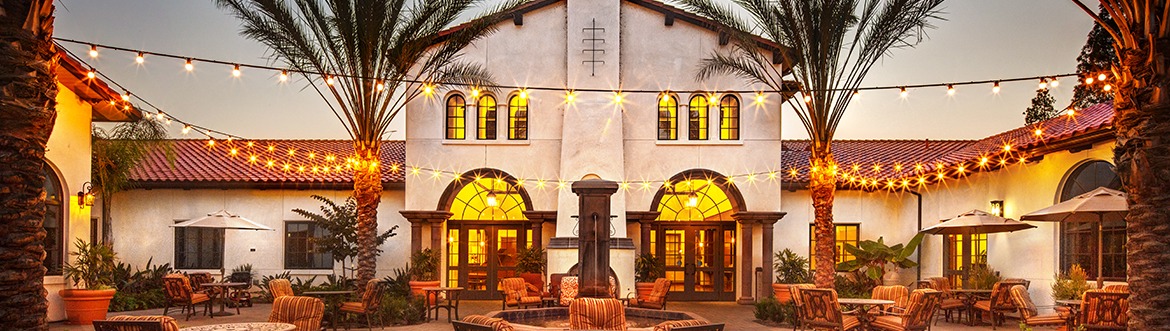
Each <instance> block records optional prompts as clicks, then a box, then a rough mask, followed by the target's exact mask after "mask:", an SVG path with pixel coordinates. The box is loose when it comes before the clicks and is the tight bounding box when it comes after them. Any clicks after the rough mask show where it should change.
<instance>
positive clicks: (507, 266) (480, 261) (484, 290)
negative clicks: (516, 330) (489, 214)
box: [446, 222, 532, 299]
mask: <svg viewBox="0 0 1170 331" xmlns="http://www.w3.org/2000/svg"><path fill="white" fill-rule="evenodd" d="M531 231H532V230H530V228H529V227H527V226H526V225H525V224H503V225H502V224H477V223H462V224H461V223H454V222H450V223H448V228H447V272H446V274H447V279H446V284H447V285H448V286H452V287H456V286H457V287H463V288H464V291H463V293H462V294H461V295H460V297H461V298H464V299H500V298H501V294H500V292H499V289H498V288H497V287H498V285H499V283H500V280H501V279H504V278H509V277H519V276H518V274H517V273H516V262H517V257H518V254H519V252H520V250H521V249H524V248H528V247H531V245H532V241H531V240H530V238H532V235H531Z"/></svg>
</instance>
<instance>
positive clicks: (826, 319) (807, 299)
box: [800, 288, 861, 331]
mask: <svg viewBox="0 0 1170 331" xmlns="http://www.w3.org/2000/svg"><path fill="white" fill-rule="evenodd" d="M800 300H801V301H802V306H803V307H802V310H803V312H802V313H801V316H800V324H801V325H803V326H804V327H809V328H812V329H813V330H819V329H829V330H840V331H847V330H854V329H858V330H859V329H860V327H861V322H860V321H858V320H857V316H848V315H845V313H843V312H842V311H841V305H840V304H839V303H838V302H837V291H836V290H833V289H822V288H807V289H800Z"/></svg>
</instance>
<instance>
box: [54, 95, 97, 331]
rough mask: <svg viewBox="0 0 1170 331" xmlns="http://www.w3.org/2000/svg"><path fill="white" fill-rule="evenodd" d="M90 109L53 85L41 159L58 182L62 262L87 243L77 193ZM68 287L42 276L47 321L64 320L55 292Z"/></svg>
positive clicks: (86, 212)
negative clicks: (52, 117) (53, 115)
mask: <svg viewBox="0 0 1170 331" xmlns="http://www.w3.org/2000/svg"><path fill="white" fill-rule="evenodd" d="M91 114H92V109H91V108H90V105H89V104H88V103H85V102H83V101H81V99H79V98H78V96H77V94H75V93H73V91H70V90H69V89H68V88H65V86H64V85H61V84H57V120H56V123H54V124H53V133H52V135H51V136H49V143H48V145H47V150H46V152H45V159H47V160H48V163H49V166H50V167H52V168H53V170H54V171H55V172H56V175H57V176H58V179H60V180H61V188H62V190H63V191H62V192H61V193H62V194H64V197H65V202H67V204H66V207H65V213H64V215H63V216H64V219H63V220H62V222H63V223H64V224H63V225H64V231H63V233H64V234H65V237H64V238H59V239H58V240H61V243H62V246H63V249H64V252H63V254H64V256H65V261H66V262H68V261H69V252H71V251H72V250H73V242H74V241H76V240H77V239H78V238H81V239H84V240H85V241H87V242H88V241H89V239H90V238H89V230H90V229H89V225H90V224H89V222H90V213H91V212H92V208H89V207H84V208H82V207H81V206H79V205H78V201H77V191H80V190H81V187H82V185H83V184H85V183H86V182H88V181H89V178H90V151H91V148H90V123H91V116H92V115H91ZM69 287H72V284H66V282H65V280H64V278H63V277H61V275H47V276H45V290H47V291H48V300H49V315H48V320H49V321H59V320H63V319H65V306H64V302H63V301H61V296H60V295H58V294H57V292H58V291H60V290H62V289H65V288H69Z"/></svg>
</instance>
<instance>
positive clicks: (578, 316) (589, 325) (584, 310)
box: [569, 298, 626, 331]
mask: <svg viewBox="0 0 1170 331" xmlns="http://www.w3.org/2000/svg"><path fill="white" fill-rule="evenodd" d="M569 329H573V330H617V331H625V330H626V310H625V307H622V302H621V301H619V300H618V299H608V298H606V299H598V298H577V299H573V302H572V303H570V304H569Z"/></svg>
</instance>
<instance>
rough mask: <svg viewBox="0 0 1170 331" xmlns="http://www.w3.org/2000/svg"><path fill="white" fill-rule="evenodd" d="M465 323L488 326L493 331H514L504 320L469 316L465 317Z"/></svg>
mask: <svg viewBox="0 0 1170 331" xmlns="http://www.w3.org/2000/svg"><path fill="white" fill-rule="evenodd" d="M463 321H464V322H467V323H472V324H479V325H486V326H490V327H491V328H492V331H512V330H514V329H513V328H512V324H511V323H508V321H505V320H504V319H502V318H493V317H487V316H483V315H468V316H465V317H463Z"/></svg>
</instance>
